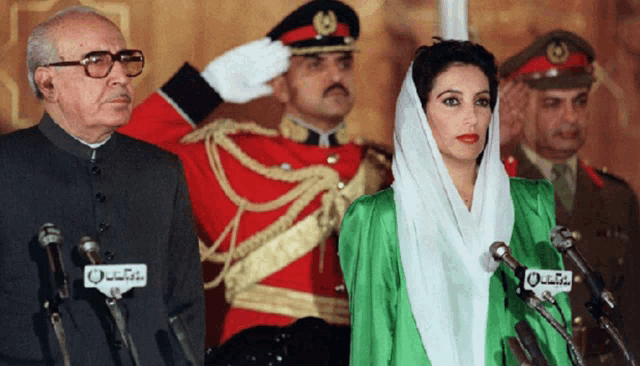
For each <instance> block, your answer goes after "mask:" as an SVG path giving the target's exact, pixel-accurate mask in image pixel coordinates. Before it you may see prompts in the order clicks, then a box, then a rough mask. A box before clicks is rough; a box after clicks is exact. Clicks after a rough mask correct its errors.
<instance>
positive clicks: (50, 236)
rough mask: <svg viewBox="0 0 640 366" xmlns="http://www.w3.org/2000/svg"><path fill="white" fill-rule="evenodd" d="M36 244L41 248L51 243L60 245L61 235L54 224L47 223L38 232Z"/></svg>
mask: <svg viewBox="0 0 640 366" xmlns="http://www.w3.org/2000/svg"><path fill="white" fill-rule="evenodd" d="M38 243H40V246H41V247H43V248H46V247H47V246H48V245H49V244H52V243H54V244H58V245H62V234H60V230H59V229H58V228H57V227H56V226H55V225H54V224H52V223H50V222H47V223H46V224H44V225H42V226H40V229H39V230H38Z"/></svg>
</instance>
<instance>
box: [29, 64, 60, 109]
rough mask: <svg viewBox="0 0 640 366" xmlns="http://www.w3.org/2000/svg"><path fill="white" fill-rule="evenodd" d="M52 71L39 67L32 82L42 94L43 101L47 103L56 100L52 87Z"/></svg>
mask: <svg viewBox="0 0 640 366" xmlns="http://www.w3.org/2000/svg"><path fill="white" fill-rule="evenodd" d="M53 77H54V74H53V70H52V69H50V68H44V67H39V68H37V69H36V72H35V74H34V75H33V80H34V81H35V83H36V86H37V87H38V90H40V93H42V96H43V99H44V100H46V101H47V102H54V101H55V100H56V89H55V87H54V85H53Z"/></svg>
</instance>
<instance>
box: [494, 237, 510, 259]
mask: <svg viewBox="0 0 640 366" xmlns="http://www.w3.org/2000/svg"><path fill="white" fill-rule="evenodd" d="M509 252H511V248H509V246H508V245H507V244H505V243H504V242H501V241H496V242H493V244H491V246H489V253H491V256H493V258H494V259H495V260H497V261H502V257H504V255H505V254H507V253H509Z"/></svg>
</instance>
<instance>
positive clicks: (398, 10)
mask: <svg viewBox="0 0 640 366" xmlns="http://www.w3.org/2000/svg"><path fill="white" fill-rule="evenodd" d="M304 2H305V0H181V1H175V0H110V1H106V0H82V1H77V0H76V1H71V0H0V133H6V132H9V131H12V130H15V129H18V128H23V127H27V126H30V125H33V124H35V123H37V121H38V119H39V117H40V116H41V113H42V110H41V108H40V106H39V104H38V102H37V101H36V100H35V98H34V97H33V95H32V93H31V92H30V91H29V89H28V86H27V78H26V72H25V61H24V53H25V51H24V50H25V45H26V38H27V36H28V33H29V31H30V30H31V29H32V28H33V27H34V26H35V25H36V24H37V23H39V22H40V21H42V20H44V19H46V18H47V17H49V16H50V15H51V14H53V13H54V12H56V11H58V10H60V9H62V8H64V7H66V6H70V5H74V4H84V5H89V6H93V7H95V8H97V9H99V10H101V11H103V12H104V13H106V15H107V16H109V17H110V18H111V19H113V20H114V21H115V22H116V23H117V24H119V25H120V27H121V29H122V30H123V32H124V34H125V37H126V38H127V40H128V42H129V45H130V46H131V47H136V48H141V49H143V50H144V52H145V55H146V57H147V60H148V63H147V66H146V68H145V70H144V72H143V73H142V75H141V76H139V77H138V78H136V80H135V84H136V102H137V103H139V102H140V101H142V100H143V99H144V97H146V96H147V95H149V94H150V93H151V92H152V91H153V90H154V89H155V88H157V87H159V86H160V85H162V83H163V82H164V81H165V80H167V78H169V77H170V76H171V75H172V74H173V72H175V70H176V69H177V68H178V67H180V65H181V64H182V63H183V62H184V61H189V62H191V63H192V64H193V65H195V66H196V67H199V68H202V67H204V66H205V65H206V64H207V62H208V61H209V60H211V59H213V58H214V57H215V56H217V55H219V54H221V53H222V52H223V51H224V50H226V49H229V48H231V47H234V46H237V45H240V44H242V43H244V42H246V41H249V40H253V39H256V38H259V37H262V36H264V35H265V34H266V33H267V32H268V31H269V29H270V28H271V27H272V26H273V25H275V23H276V22H277V21H278V20H279V19H281V18H282V17H283V16H285V15H286V14H288V13H289V12H290V11H291V10H293V9H294V8H295V7H297V6H299V5H301V4H303V3H304ZM469 2H470V5H469V6H470V12H469V18H470V30H471V33H472V38H473V39H474V40H476V41H478V42H480V43H482V44H484V45H485V46H486V47H487V48H488V49H489V50H491V51H492V52H494V53H495V54H496V56H497V57H498V59H499V60H504V59H505V58H506V57H507V56H508V55H510V54H512V53H515V52H517V51H518V50H520V49H521V48H522V47H523V46H524V45H526V44H527V43H528V42H531V41H532V40H533V39H534V38H535V37H536V36H537V35H540V34H542V33H544V32H546V31H549V30H552V29H556V28H565V29H568V30H571V31H574V32H576V33H578V34H580V35H582V36H583V37H585V38H586V39H587V40H589V41H590V42H592V43H593V44H594V46H595V48H596V52H597V59H598V61H599V63H600V64H601V65H602V66H603V68H604V69H605V70H606V71H607V72H608V73H609V74H610V75H611V76H612V79H611V80H610V82H609V81H608V83H609V86H610V88H611V89H612V90H614V91H615V94H614V93H612V92H610V91H609V90H608V89H606V88H605V87H603V86H601V87H599V88H597V90H595V92H594V94H593V95H592V98H591V100H590V104H591V111H592V113H591V126H590V135H589V140H588V143H587V145H586V147H585V148H584V150H583V156H584V157H586V158H587V160H589V162H591V163H593V164H594V165H595V166H597V167H602V166H607V167H608V168H609V170H610V171H612V172H614V173H616V174H619V175H622V176H623V177H625V178H626V179H627V180H629V181H630V182H631V183H632V184H633V186H634V188H636V190H638V189H640V164H638V163H637V162H636V160H637V158H636V156H638V155H640V131H639V129H638V119H637V117H636V116H638V113H640V103H638V102H640V82H639V79H640V77H639V75H640V63H639V60H640V59H639V58H638V55H639V54H640V47H638V46H637V45H638V44H639V43H640V40H636V41H635V43H634V40H635V38H637V37H635V38H633V34H631V35H630V36H626V38H624V41H623V39H622V38H621V37H619V36H618V27H621V26H624V25H625V24H628V23H629V22H633V21H635V20H637V14H639V13H638V10H640V9H639V8H640V6H638V5H637V3H638V0H617V1H614V0H565V1H557V0H517V1H516V0H483V1H479V0H469ZM347 3H349V4H351V5H352V6H353V7H354V8H355V9H356V10H357V11H358V13H359V14H360V16H361V21H362V33H361V34H362V35H361V39H360V40H359V49H360V52H359V53H358V55H357V61H356V62H357V68H356V77H357V83H358V89H357V93H358V97H357V104H356V107H355V109H354V111H353V112H352V113H351V114H350V116H349V122H350V125H349V129H350V132H351V133H352V134H353V135H361V136H364V137H366V138H370V139H373V140H377V141H379V142H383V143H387V144H390V143H391V134H392V128H393V127H392V121H393V110H394V107H395V98H396V95H397V93H398V91H399V88H400V83H401V81H402V79H403V77H404V73H405V71H406V68H407V66H408V65H409V62H410V60H411V57H412V53H413V51H414V50H415V48H416V47H417V46H418V45H419V44H423V43H429V42H430V40H431V37H432V36H434V35H436V29H437V25H436V21H437V13H436V0H348V1H347ZM636 28H637V27H636ZM632 29H633V27H632ZM636 34H638V33H637V32H636ZM634 45H635V46H634ZM620 112H623V113H626V115H625V114H623V113H620ZM279 113H280V108H279V107H278V106H277V105H276V104H274V103H272V101H271V100H269V99H268V98H266V99H264V100H259V101H256V102H253V103H251V104H250V105H249V107H248V108H247V107H246V106H241V107H239V106H231V105H225V106H224V107H223V108H221V109H220V110H219V111H217V112H216V116H218V115H221V114H231V115H234V116H235V117H237V118H251V119H257V118H258V117H260V122H262V123H265V124H268V125H273V124H274V123H275V121H277V120H278V116H279ZM264 115H267V116H269V117H268V118H266V119H265V118H263V117H262V116H264ZM625 116H626V117H625ZM622 117H625V118H622Z"/></svg>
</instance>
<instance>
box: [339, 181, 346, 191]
mask: <svg viewBox="0 0 640 366" xmlns="http://www.w3.org/2000/svg"><path fill="white" fill-rule="evenodd" d="M344 186H345V184H344V182H343V181H340V182H338V189H342V188H344Z"/></svg>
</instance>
